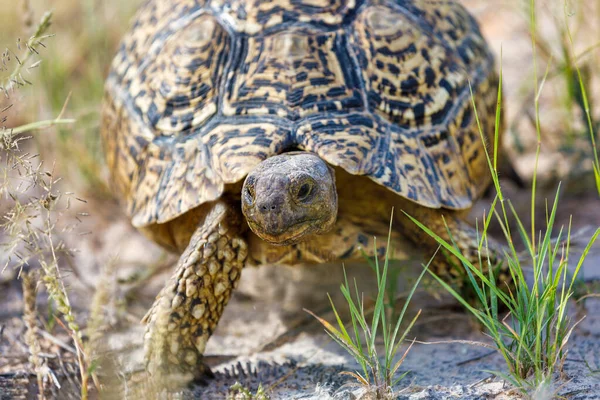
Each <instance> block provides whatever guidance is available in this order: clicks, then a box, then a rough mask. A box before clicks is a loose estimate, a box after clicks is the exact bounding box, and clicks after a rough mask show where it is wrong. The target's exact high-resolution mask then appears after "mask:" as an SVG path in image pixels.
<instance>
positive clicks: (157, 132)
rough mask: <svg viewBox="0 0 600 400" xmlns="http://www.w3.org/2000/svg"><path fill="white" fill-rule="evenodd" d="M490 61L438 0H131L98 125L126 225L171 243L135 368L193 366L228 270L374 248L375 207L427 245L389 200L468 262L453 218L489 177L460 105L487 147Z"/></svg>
mask: <svg viewBox="0 0 600 400" xmlns="http://www.w3.org/2000/svg"><path fill="white" fill-rule="evenodd" d="M494 70H495V68H494V60H493V56H492V54H491V51H490V49H489V48H488V46H487V44H486V42H485V40H484V39H483V38H482V35H481V33H480V30H479V28H478V25H477V23H476V21H475V20H474V18H473V17H472V16H471V15H469V13H468V12H467V11H466V10H465V9H464V8H463V6H461V5H460V4H458V3H457V2H454V1H446V0H421V1H419V0H346V1H344V0H279V1H265V0H230V1H227V0H149V1H147V2H145V4H144V5H143V6H142V8H141V9H140V10H139V11H138V13H137V16H136V17H135V19H134V23H133V26H132V29H131V30H130V31H129V33H128V34H127V35H126V36H125V38H124V39H123V41H122V43H121V45H120V48H119V49H118V53H117V55H116V57H115V59H114V61H113V63H112V67H111V71H110V73H109V76H108V79H107V81H106V92H105V100H104V107H103V116H102V119H103V121H102V137H103V141H104V146H105V153H106V160H107V164H108V167H109V169H110V172H111V181H112V182H111V183H112V184H113V186H114V188H115V191H116V192H117V193H118V194H119V195H120V197H121V198H122V199H123V201H124V204H125V207H126V210H127V213H128V214H129V216H130V217H131V219H132V223H133V225H134V226H136V227H137V228H139V229H140V230H141V231H143V232H144V233H145V234H147V235H148V236H150V237H151V238H152V239H153V240H155V241H156V242H158V243H159V244H161V245H163V246H165V247H167V248H169V249H172V250H174V251H178V252H180V254H181V256H180V258H179V261H178V264H177V266H176V268H175V270H174V272H173V275H172V277H171V279H170V280H169V281H168V283H166V285H165V286H164V288H163V289H162V291H161V292H160V294H159V295H158V296H157V298H156V301H155V303H154V305H153V307H152V308H151V310H150V311H149V312H148V314H147V315H146V317H145V322H146V323H147V330H146V334H145V338H144V341H145V352H146V359H147V362H148V368H149V370H150V371H151V372H157V373H158V372H164V371H165V370H166V371H176V372H178V373H179V371H181V372H184V373H185V374H188V375H192V376H196V377H199V376H202V374H204V373H207V372H209V370H208V368H207V367H206V366H205V365H204V364H203V362H202V359H203V357H202V354H203V352H204V349H205V346H206V343H207V340H208V339H209V337H210V335H211V333H212V332H213V331H214V330H215V327H216V325H217V323H218V321H219V318H220V317H221V314H222V312H223V308H224V307H225V305H226V303H227V302H228V299H229V298H230V296H231V293H232V291H233V290H234V288H235V287H236V285H237V283H238V281H239V279H240V274H241V272H242V268H243V267H244V266H245V265H248V264H250V265H257V264H265V263H269V264H296V263H322V262H329V261H336V260H349V259H357V258H359V259H360V258H362V253H361V249H363V250H364V251H366V252H367V253H370V254H380V253H381V252H382V251H384V250H385V249H384V248H377V249H373V246H372V238H373V236H374V235H379V236H386V235H387V227H388V224H389V218H390V212H391V210H392V207H395V208H396V210H397V211H396V213H395V217H394V221H393V227H394V236H393V237H394V240H395V241H402V240H409V241H412V242H414V243H415V244H417V245H419V246H421V247H422V248H423V250H424V251H425V252H426V253H427V255H428V256H430V255H431V254H432V252H433V250H434V249H435V247H436V246H435V243H434V241H433V240H431V239H429V237H428V236H427V235H426V234H424V233H423V232H422V231H421V230H420V229H419V228H418V227H416V226H415V225H414V224H413V223H412V222H410V221H409V220H408V219H407V218H406V216H405V215H404V214H403V213H402V212H398V210H402V211H404V212H406V213H408V214H410V215H412V216H414V217H416V218H417V219H418V220H420V221H422V222H424V223H425V224H427V225H428V226H429V227H430V228H431V229H432V230H433V231H434V232H436V233H437V234H439V235H440V236H442V237H445V238H447V237H448V235H447V230H446V228H445V226H444V223H443V222H442V216H444V218H445V221H446V223H447V224H448V227H449V229H450V231H451V232H452V235H453V238H454V240H456V241H457V243H458V245H459V246H460V247H461V249H462V250H463V251H464V252H465V254H467V255H468V256H469V257H472V258H475V257H476V246H477V244H476V231H475V230H474V228H472V227H471V226H470V225H468V224H467V223H465V222H463V220H462V219H461V217H462V216H464V214H465V212H466V211H467V210H468V209H469V208H470V207H471V206H472V204H473V202H474V201H475V200H476V199H477V198H478V197H480V196H481V194H482V192H483V191H484V190H485V189H486V187H487V186H488V184H489V183H490V174H489V170H488V168H487V162H486V156H485V145H484V144H483V141H482V140H481V135H480V133H479V132H480V131H479V129H478V121H477V118H476V113H475V112H474V109H475V108H476V110H477V115H478V118H479V123H480V125H481V129H482V132H483V134H484V135H483V136H484V139H485V141H487V142H488V143H493V140H491V138H492V137H493V135H494V115H495V108H496V103H497V94H498V91H497V82H498V76H497V74H496V73H495V71H494ZM471 92H472V93H473V94H474V96H473V97H472V96H471ZM472 98H473V99H474V100H473V101H472V100H471V99H472ZM474 105H475V107H474ZM248 228H249V229H248ZM381 242H384V241H383V240H382V241H381ZM439 268H445V269H446V271H443V270H441V269H440V270H439V271H438V272H440V273H442V274H446V275H448V276H450V275H452V273H451V271H450V270H451V267H449V266H448V263H444V262H441V263H439Z"/></svg>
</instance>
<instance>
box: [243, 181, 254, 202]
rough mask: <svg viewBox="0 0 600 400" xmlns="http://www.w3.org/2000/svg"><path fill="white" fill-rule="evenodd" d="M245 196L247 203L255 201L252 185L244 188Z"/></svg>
mask: <svg viewBox="0 0 600 400" xmlns="http://www.w3.org/2000/svg"><path fill="white" fill-rule="evenodd" d="M244 197H245V200H246V203H248V204H249V205H252V203H254V190H253V189H252V187H251V186H246V190H244Z"/></svg>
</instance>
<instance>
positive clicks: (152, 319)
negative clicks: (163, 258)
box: [143, 203, 248, 385]
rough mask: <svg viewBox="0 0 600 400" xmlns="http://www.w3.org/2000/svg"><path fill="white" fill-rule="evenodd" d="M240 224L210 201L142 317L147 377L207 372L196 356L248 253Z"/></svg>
mask: <svg viewBox="0 0 600 400" xmlns="http://www.w3.org/2000/svg"><path fill="white" fill-rule="evenodd" d="M241 225H242V224H241V215H240V213H239V211H237V210H234V209H233V208H232V207H230V206H228V205H227V204H224V203H218V204H216V205H215V206H214V208H213V209H212V210H211V211H210V212H209V213H208V214H207V216H206V218H205V219H204V221H203V223H202V224H201V225H200V226H199V227H198V228H197V230H196V231H195V233H194V234H193V236H192V238H191V240H190V242H189V244H188V246H187V248H186V250H185V251H184V252H183V254H182V255H181V257H180V258H179V261H178V263H177V268H176V270H175V273H174V274H173V276H172V277H171V279H170V280H169V282H168V283H167V285H166V286H165V287H164V288H163V289H162V290H161V292H160V294H159V295H158V296H157V298H156V300H155V302H154V305H153V306H152V308H151V309H150V311H149V312H148V314H146V316H145V317H144V320H143V321H144V322H146V323H147V327H146V333H145V335H144V351H145V357H146V365H147V368H148V371H149V372H150V374H152V375H153V376H158V377H166V376H168V377H169V378H168V379H169V381H170V382H169V384H170V385H172V384H173V383H174V382H173V379H174V375H175V376H179V377H180V378H181V379H182V380H183V381H187V380H189V379H190V378H197V379H198V378H202V377H204V376H206V374H209V375H210V369H208V367H206V366H205V365H204V364H203V363H202V358H203V357H202V354H203V353H204V349H205V347H206V342H207V341H208V338H209V337H210V335H211V334H212V333H213V331H214V330H215V328H216V326H217V323H218V322H219V319H220V318H221V314H222V313H223V308H224V307H225V305H226V304H227V302H228V301H229V298H230V297H231V292H232V291H233V289H234V288H235V287H236V285H237V283H238V281H239V279H240V275H241V271H242V268H243V266H244V263H245V260H246V257H247V255H248V247H247V244H246V241H245V239H243V238H242V236H241ZM165 375H166V376H165Z"/></svg>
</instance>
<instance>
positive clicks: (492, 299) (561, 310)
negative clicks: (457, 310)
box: [409, 1, 600, 396]
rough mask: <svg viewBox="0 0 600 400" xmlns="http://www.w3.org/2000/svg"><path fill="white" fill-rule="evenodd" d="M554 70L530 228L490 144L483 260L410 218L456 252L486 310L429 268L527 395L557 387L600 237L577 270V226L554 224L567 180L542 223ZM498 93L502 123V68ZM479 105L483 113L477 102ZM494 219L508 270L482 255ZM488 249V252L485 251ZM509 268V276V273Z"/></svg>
mask: <svg viewBox="0 0 600 400" xmlns="http://www.w3.org/2000/svg"><path fill="white" fill-rule="evenodd" d="M533 3H534V2H533V1H532V2H531V6H532V8H531V10H532V13H531V24H532V26H535V14H534V12H533V10H534V7H533V5H534V4H533ZM534 48H535V43H534ZM534 51H535V50H534ZM547 73H548V72H547V71H546V75H545V76H544V78H543V80H542V81H541V83H540V86H537V85H538V79H537V75H536V76H535V77H534V79H535V82H536V88H537V89H536V99H535V110H536V114H538V115H537V116H536V129H537V132H538V146H537V151H536V165H535V169H534V180H533V188H532V191H531V231H528V230H527V229H526V228H525V226H524V224H523V222H522V220H521V219H520V217H519V215H518V214H517V212H516V211H515V208H514V207H513V205H512V203H511V202H510V200H509V199H507V198H506V197H505V196H504V194H503V191H502V187H501V185H500V180H499V177H498V170H497V167H496V164H495V159H496V157H495V156H494V160H492V158H491V156H490V154H489V152H488V148H487V146H483V148H484V149H485V154H486V157H487V161H488V165H489V169H490V172H491V176H492V180H493V185H494V188H495V190H496V196H495V198H494V200H493V201H492V203H491V206H490V210H489V211H488V213H487V215H484V216H483V220H484V221H485V223H484V224H483V227H482V230H481V232H480V243H479V249H480V257H479V263H474V262H472V261H471V260H470V259H469V258H467V257H466V256H465V255H463V254H461V252H460V250H459V248H458V246H457V245H456V243H454V242H453V240H450V241H445V240H444V239H442V238H441V237H439V236H438V235H436V234H435V233H434V232H433V231H431V230H430V229H429V228H427V227H426V226H425V225H423V224H422V223H420V222H419V221H417V220H416V219H414V218H412V217H410V216H409V218H411V220H412V221H413V222H414V223H415V224H417V225H418V226H419V227H420V228H421V229H422V230H423V231H425V232H426V233H427V234H429V235H430V236H431V237H433V238H434V239H435V240H436V241H437V242H438V243H439V245H440V246H441V247H442V248H443V249H445V250H447V251H448V252H449V253H450V254H452V255H453V256H455V257H457V258H458V259H459V260H460V262H461V264H462V266H463V268H464V270H465V271H466V273H467V275H468V276H469V280H468V282H469V284H470V286H471V287H472V288H473V289H474V291H475V293H476V296H477V299H478V300H479V302H480V304H481V307H479V308H476V307H474V306H473V305H471V304H470V303H469V302H468V301H467V299H465V298H464V297H463V296H462V295H461V294H459V293H458V292H457V291H455V290H454V289H453V288H452V287H451V286H450V285H449V284H448V283H446V282H444V281H443V280H442V279H441V278H440V277H438V276H437V275H435V274H434V273H433V272H431V271H430V273H431V274H432V275H433V276H434V278H435V279H436V280H438V282H439V283H440V284H441V285H442V286H443V287H444V288H445V289H446V290H447V291H448V292H449V293H451V294H452V295H453V296H454V297H455V298H456V299H457V300H458V301H459V302H460V303H461V304H462V305H463V306H464V307H465V308H466V309H467V310H468V311H469V312H470V313H471V314H473V315H474V316H475V317H476V318H477V320H478V321H479V322H480V323H481V324H482V326H483V327H484V328H485V331H486V333H487V334H488V335H489V337H490V338H491V339H492V341H493V342H494V344H495V346H496V348H497V350H498V351H499V352H500V353H501V354H502V356H503V358H504V360H505V362H506V365H507V368H508V373H504V372H499V371H489V372H492V373H494V374H495V375H497V376H499V377H501V378H503V379H505V380H506V381H508V382H510V383H512V384H513V385H514V386H515V387H516V388H518V389H519V390H520V391H521V392H522V393H523V394H526V395H530V396H535V395H539V394H540V393H542V392H544V393H545V391H547V390H548V388H551V387H553V386H552V384H553V380H554V378H555V376H556V373H558V372H561V371H562V365H563V362H564V360H565V358H566V355H567V352H568V349H567V345H568V342H569V338H570V337H571V334H572V332H573V329H574V328H575V326H576V325H577V323H578V322H573V321H572V320H571V319H570V317H569V315H568V309H569V300H570V299H571V298H572V297H573V295H574V290H575V285H576V283H577V277H578V275H579V272H580V270H581V267H582V265H583V261H584V259H585V258H586V256H587V254H588V252H589V250H590V248H591V246H592V245H593V243H594V242H595V241H596V239H597V237H598V235H599V234H600V228H598V229H597V230H596V231H595V233H594V234H593V235H592V236H591V238H590V239H589V241H588V243H587V246H586V247H585V250H584V251H583V254H582V255H581V257H580V258H579V260H578V261H577V263H576V264H575V268H574V269H573V271H572V272H571V273H570V272H569V268H568V266H569V263H570V261H571V259H570V253H569V250H570V244H571V224H570V223H569V225H568V227H566V228H565V227H564V226H561V227H557V226H556V224H555V221H556V214H557V208H558V197H559V193H560V185H559V189H558V190H557V192H556V195H555V197H554V200H553V202H552V205H551V206H549V205H548V204H546V210H545V211H546V218H545V229H543V230H542V231H539V232H538V231H537V230H536V228H535V227H536V220H535V211H536V179H535V177H536V174H537V160H538V156H539V149H540V144H541V133H540V124H539V103H538V99H539V96H540V93H541V87H542V86H543V83H544V81H545V79H546V76H547ZM498 93H499V94H498V96H499V97H498V107H497V109H496V117H497V118H496V120H499V115H500V111H501V110H500V105H501V103H502V102H501V95H502V71H501V72H500V80H499V91H498ZM472 97H473V96H472ZM473 107H474V110H475V115H476V116H477V109H476V107H475V102H474V101H473ZM480 135H481V140H482V141H483V142H484V143H485V142H486V140H485V137H484V134H483V131H481V128H480ZM498 135H499V132H498V125H496V132H495V143H498ZM493 216H495V217H496V220H497V222H498V224H499V225H500V227H501V229H502V231H503V233H504V239H505V241H506V247H505V252H504V257H503V261H504V264H503V265H504V267H505V270H504V272H502V271H501V270H499V269H498V268H497V266H495V265H491V263H490V260H489V258H486V257H483V256H482V255H483V254H486V253H487V254H489V251H488V246H487V231H488V228H489V225H490V220H491V218H492V217H493ZM511 219H512V220H514V221H515V223H516V226H517V228H516V232H513V231H512V230H511V227H510V224H509V221H510V220H511ZM555 232H558V235H557V236H556V237H555V239H552V235H553V234H554V233H555ZM450 236H451V235H450ZM451 237H452V236H451ZM517 240H520V241H521V242H522V243H523V244H524V246H525V249H526V250H525V255H524V256H523V255H522V254H520V253H519V252H518V251H517V249H516V242H517ZM484 248H485V250H486V251H481V250H482V249H484ZM526 266H531V267H532V270H533V282H531V284H530V283H529V282H528V280H527V278H526V276H525V274H524V272H523V271H524V269H525V267H526ZM481 267H483V268H481ZM502 273H504V274H505V275H502ZM503 278H504V279H506V280H508V281H510V282H512V284H511V285H507V284H505V283H506V282H503V281H502V280H503ZM503 309H505V310H508V313H507V314H506V315H505V316H502V312H501V311H502V310H503Z"/></svg>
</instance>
